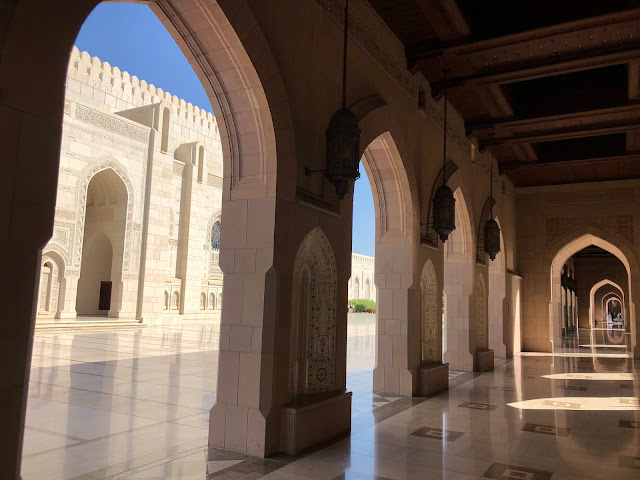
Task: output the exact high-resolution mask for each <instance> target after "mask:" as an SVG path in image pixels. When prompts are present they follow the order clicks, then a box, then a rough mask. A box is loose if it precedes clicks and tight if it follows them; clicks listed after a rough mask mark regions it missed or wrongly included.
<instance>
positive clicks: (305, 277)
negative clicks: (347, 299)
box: [289, 227, 338, 396]
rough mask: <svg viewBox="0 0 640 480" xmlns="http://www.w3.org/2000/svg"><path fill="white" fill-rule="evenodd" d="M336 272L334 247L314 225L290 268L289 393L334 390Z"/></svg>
mask: <svg viewBox="0 0 640 480" xmlns="http://www.w3.org/2000/svg"><path fill="white" fill-rule="evenodd" d="M337 287H338V275H337V270H336V262H335V257H334V255H333V249H332V248H331V244H330V243H329V240H328V239H327V237H326V236H325V234H324V232H323V231H322V230H321V229H320V228H319V227H316V228H315V229H314V230H312V231H311V232H310V233H309V234H308V235H307V236H306V237H305V239H304V240H303V241H302V243H301V244H300V247H299V248H298V253H297V254H296V259H295V263H294V267H293V295H292V309H291V342H290V351H289V394H290V396H296V395H301V394H307V393H314V392H326V391H331V390H335V352H336V310H337V292H338V288H337Z"/></svg>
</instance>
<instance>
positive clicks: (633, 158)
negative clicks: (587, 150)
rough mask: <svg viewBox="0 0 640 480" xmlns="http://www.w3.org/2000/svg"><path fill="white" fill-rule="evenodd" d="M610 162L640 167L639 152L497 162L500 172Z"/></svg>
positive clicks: (583, 165) (603, 164) (604, 164)
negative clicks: (573, 158) (565, 158)
mask: <svg viewBox="0 0 640 480" xmlns="http://www.w3.org/2000/svg"><path fill="white" fill-rule="evenodd" d="M610 162H623V163H633V164H634V165H636V166H637V167H640V152H638V153H627V154H624V155H614V156H611V157H598V158H585V159H582V160H570V161H565V162H563V161H558V162H519V161H507V162H499V171H500V173H503V172H508V171H510V170H537V169H545V168H549V167H558V168H559V167H585V166H594V165H602V166H606V165H607V164H610Z"/></svg>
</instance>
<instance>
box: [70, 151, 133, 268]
mask: <svg viewBox="0 0 640 480" xmlns="http://www.w3.org/2000/svg"><path fill="white" fill-rule="evenodd" d="M105 170H111V171H112V172H114V173H115V174H116V175H117V176H118V177H119V178H120V180H121V181H122V183H123V185H124V188H125V189H126V195H127V199H126V200H127V210H126V212H127V213H126V220H125V231H124V253H123V259H124V260H123V266H122V269H123V272H124V273H137V271H138V262H136V261H135V258H134V256H135V255H134V252H136V251H139V248H140V245H139V243H140V235H134V234H133V233H134V228H135V226H134V223H135V224H136V225H137V228H139V226H140V223H139V221H140V220H141V216H142V215H141V213H139V212H138V213H136V216H135V221H134V212H137V211H138V210H139V209H140V207H141V205H142V204H141V202H138V203H139V205H138V204H137V203H136V201H135V196H134V187H133V182H132V181H131V179H130V178H129V175H128V174H127V171H126V169H125V168H124V167H123V166H122V164H121V163H120V162H118V161H117V160H116V159H115V158H113V157H105V158H101V159H99V160H96V161H95V162H93V163H90V164H89V165H87V166H86V167H85V168H84V169H83V170H82V172H81V173H80V176H79V177H78V181H77V182H76V197H75V201H76V211H77V213H76V227H75V232H74V236H73V238H74V240H73V246H72V247H71V248H72V260H71V264H72V266H73V267H74V268H80V263H81V260H82V246H83V243H84V231H85V222H86V211H87V192H88V190H89V184H90V183H91V180H93V179H94V178H95V177H96V175H98V174H99V173H101V172H103V171H105ZM133 239H135V242H136V244H135V245H132V244H131V243H132V240H133Z"/></svg>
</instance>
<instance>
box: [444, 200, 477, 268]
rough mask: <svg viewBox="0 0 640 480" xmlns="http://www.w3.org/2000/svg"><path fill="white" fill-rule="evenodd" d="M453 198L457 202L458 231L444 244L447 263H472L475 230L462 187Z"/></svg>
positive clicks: (451, 234)
mask: <svg viewBox="0 0 640 480" xmlns="http://www.w3.org/2000/svg"><path fill="white" fill-rule="evenodd" d="M453 198H454V199H455V200H456V229H455V230H454V231H453V232H451V233H450V234H449V239H448V240H447V242H446V243H445V244H444V252H445V261H472V260H473V253H472V252H473V245H474V242H473V229H472V226H471V217H470V215H469V210H468V208H467V202H466V200H465V197H464V194H463V192H462V188H461V187H458V188H456V189H455V191H454V192H453Z"/></svg>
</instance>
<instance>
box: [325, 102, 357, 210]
mask: <svg viewBox="0 0 640 480" xmlns="http://www.w3.org/2000/svg"><path fill="white" fill-rule="evenodd" d="M326 133H327V169H328V172H327V177H328V178H329V181H330V182H331V183H333V184H334V185H335V187H336V193H337V194H338V195H339V196H340V198H344V196H345V195H346V194H347V193H349V188H350V187H351V185H352V184H353V182H355V181H356V180H357V179H358V178H360V171H359V170H358V167H359V165H360V156H359V155H360V128H358V119H357V118H356V116H355V115H354V114H353V112H351V110H349V109H348V108H346V107H342V108H341V109H340V110H338V111H337V112H336V113H334V114H333V117H331V121H330V122H329V128H327V132H326Z"/></svg>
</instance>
